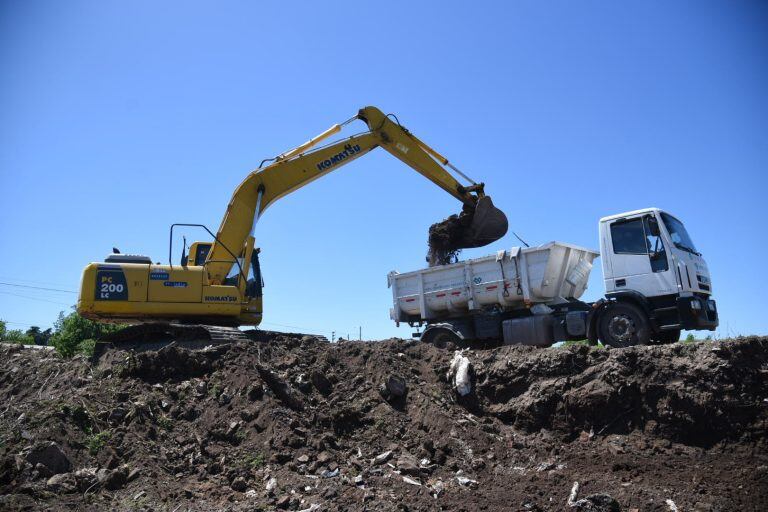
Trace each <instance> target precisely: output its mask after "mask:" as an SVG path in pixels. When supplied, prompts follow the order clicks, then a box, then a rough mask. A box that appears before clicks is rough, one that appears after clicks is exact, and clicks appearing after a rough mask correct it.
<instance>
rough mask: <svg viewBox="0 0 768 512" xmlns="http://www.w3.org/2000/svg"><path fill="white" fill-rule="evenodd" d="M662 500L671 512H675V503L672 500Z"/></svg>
mask: <svg viewBox="0 0 768 512" xmlns="http://www.w3.org/2000/svg"><path fill="white" fill-rule="evenodd" d="M664 502H665V503H666V504H667V506H668V507H669V510H670V511H671V512H677V505H675V502H674V501H672V500H670V499H667V500H665V501H664Z"/></svg>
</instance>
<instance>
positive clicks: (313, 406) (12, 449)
mask: <svg viewBox="0 0 768 512" xmlns="http://www.w3.org/2000/svg"><path fill="white" fill-rule="evenodd" d="M464 356H466V357H467V358H468V359H469V361H470V363H471V371H470V376H471V383H472V391H471V392H470V393H469V394H467V395H466V396H461V395H459V394H458V393H457V391H456V389H455V386H454V380H453V379H452V378H450V377H448V376H447V374H448V371H449V367H450V363H451V360H452V358H453V357H454V353H453V352H450V351H446V350H441V349H438V348H435V347H432V346H429V345H425V344H421V343H418V342H410V341H408V342H406V341H402V340H389V341H383V342H376V343H360V342H342V343H336V344H330V343H327V342H324V341H321V340H318V339H315V338H311V337H304V338H298V337H292V336H273V337H271V338H268V339H264V337H263V336H262V339H261V340H260V341H254V342H253V343H250V344H246V343H241V344H236V345H223V346H219V347H215V348H212V349H209V350H204V351H197V352H191V351H187V350H184V349H180V348H177V347H167V348H165V349H162V350H160V351H158V352H146V353H142V354H129V353H125V352H111V353H109V354H107V355H106V356H105V357H104V358H102V360H101V361H100V362H99V363H98V364H91V363H89V362H88V361H87V360H85V359H75V360H62V359H60V358H59V357H57V356H56V355H54V354H53V353H51V352H47V351H33V350H21V349H18V348H13V349H8V348H2V349H0V436H1V437H0V509H1V510H94V511H95V510H100V511H101V510H160V511H168V512H171V511H185V510H275V509H277V510H281V509H288V510H311V511H319V510H457V511H458V510H466V511H474V510H489V511H495V510H499V511H500V510H505V511H507V510H512V511H517V510H520V511H530V510H534V511H535V510H558V511H562V510H572V511H581V510H606V511H607V510H623V511H631V510H638V511H668V510H680V511H691V510H699V511H709V510H721V511H731V510H740V511H749V510H755V511H757V510H768V450H766V448H767V443H766V441H767V440H766V432H767V431H766V427H768V401H767V399H766V397H767V396H768V386H767V385H768V338H756V337H751V338H740V339H734V340H727V341H722V342H716V343H700V344H676V345H671V346H661V347H636V348H629V349H620V350H619V349H598V348H590V347H586V346H573V347H567V348H552V349H535V348H531V347H501V348H497V349H492V350H480V351H465V352H464ZM576 482H578V486H574V484H575V483H576ZM572 490H573V495H572Z"/></svg>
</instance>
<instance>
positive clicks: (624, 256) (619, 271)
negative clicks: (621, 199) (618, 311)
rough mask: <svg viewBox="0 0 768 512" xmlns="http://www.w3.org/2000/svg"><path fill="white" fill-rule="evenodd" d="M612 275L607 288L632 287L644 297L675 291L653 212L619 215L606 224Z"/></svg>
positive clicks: (674, 283)
mask: <svg viewBox="0 0 768 512" xmlns="http://www.w3.org/2000/svg"><path fill="white" fill-rule="evenodd" d="M608 236H609V238H610V242H611V244H610V249H611V250H612V253H611V256H610V257H611V260H612V267H613V276H612V278H611V279H606V291H607V292H613V291H621V290H634V291H637V292H640V293H641V294H643V295H644V296H646V297H656V296H659V295H668V294H672V293H676V292H677V283H676V282H675V277H674V274H673V272H672V271H671V270H670V268H671V266H670V264H669V255H668V251H667V248H666V246H665V244H664V241H663V239H662V237H661V234H660V232H659V227H658V221H657V220H656V217H655V216H654V215H653V214H644V215H639V216H637V217H630V218H625V219H619V220H616V221H614V222H612V223H611V224H610V226H609V230H608Z"/></svg>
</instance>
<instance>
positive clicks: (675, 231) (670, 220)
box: [661, 212, 699, 254]
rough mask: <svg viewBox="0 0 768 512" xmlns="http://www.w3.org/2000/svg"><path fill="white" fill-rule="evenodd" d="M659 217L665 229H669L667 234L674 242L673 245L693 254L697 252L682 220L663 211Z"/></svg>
mask: <svg viewBox="0 0 768 512" xmlns="http://www.w3.org/2000/svg"><path fill="white" fill-rule="evenodd" d="M661 218H662V220H663V221H664V225H665V226H667V231H669V236H670V237H671V238H672V243H673V244H675V247H677V248H678V249H682V250H684V251H688V252H692V253H694V254H699V253H698V252H697V251H696V246H695V245H693V240H691V237H690V236H689V235H688V231H686V230H685V226H683V223H682V222H680V221H679V220H677V219H676V218H674V217H673V216H671V215H670V214H668V213H664V212H662V213H661Z"/></svg>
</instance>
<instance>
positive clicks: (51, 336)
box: [0, 311, 125, 357]
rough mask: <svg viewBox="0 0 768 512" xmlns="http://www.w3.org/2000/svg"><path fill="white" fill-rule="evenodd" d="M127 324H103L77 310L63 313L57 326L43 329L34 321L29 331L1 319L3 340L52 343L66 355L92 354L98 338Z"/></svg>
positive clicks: (7, 341) (41, 343) (1, 339)
mask: <svg viewBox="0 0 768 512" xmlns="http://www.w3.org/2000/svg"><path fill="white" fill-rule="evenodd" d="M123 327H125V326H124V325H116V324H101V323H98V322H94V321H92V320H88V319H87V318H83V317H82V316H80V315H79V314H78V313H77V311H73V312H71V313H69V314H68V315H65V314H64V312H63V311H62V312H60V313H59V317H58V318H57V319H56V321H55V322H54V323H53V328H49V329H45V330H43V329H41V328H40V327H38V326H36V325H33V326H31V327H30V328H29V329H27V330H26V331H23V330H21V329H8V326H7V323H6V322H4V321H3V320H0V341H2V342H4V343H19V344H22V345H50V346H53V347H54V348H55V349H56V351H57V352H58V353H59V354H61V355H62V356H64V357H72V356H75V355H78V354H83V355H87V356H90V355H91V354H93V347H94V346H95V345H96V340H98V339H99V338H101V337H102V336H104V335H106V334H109V333H111V332H114V331H116V330H119V329H122V328H123Z"/></svg>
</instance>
